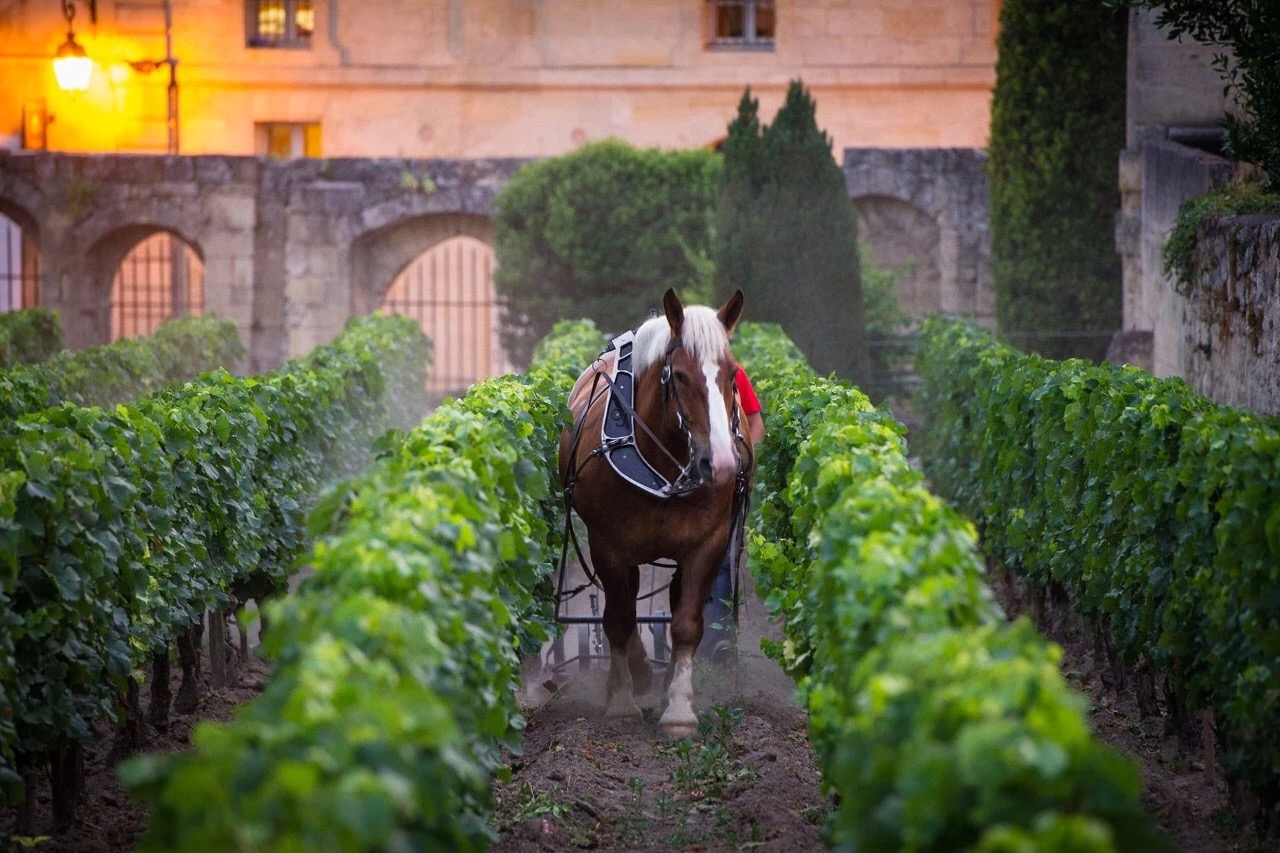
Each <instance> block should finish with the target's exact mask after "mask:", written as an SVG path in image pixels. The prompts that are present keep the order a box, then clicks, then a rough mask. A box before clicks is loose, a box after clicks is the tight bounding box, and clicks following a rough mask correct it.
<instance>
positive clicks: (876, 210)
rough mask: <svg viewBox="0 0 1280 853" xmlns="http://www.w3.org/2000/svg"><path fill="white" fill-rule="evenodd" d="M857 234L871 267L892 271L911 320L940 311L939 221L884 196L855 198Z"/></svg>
mask: <svg viewBox="0 0 1280 853" xmlns="http://www.w3.org/2000/svg"><path fill="white" fill-rule="evenodd" d="M854 206H855V207H857V209H858V236H859V238H860V239H861V240H862V242H864V243H866V244H867V247H868V249H869V250H870V255H871V263H872V265H873V266H875V267H877V268H879V269H884V270H890V269H891V270H896V271H897V274H896V275H895V280H894V291H895V292H896V293H897V295H898V300H899V302H900V303H901V305H902V309H903V310H904V311H905V312H906V313H907V314H908V315H909V316H910V317H911V318H912V319H914V320H919V319H920V318H922V317H924V316H925V315H926V314H931V313H934V312H937V311H941V310H942V308H943V302H944V300H943V298H942V275H941V272H940V270H939V254H940V252H939V246H940V235H939V229H938V223H936V222H935V221H934V220H933V219H932V218H931V217H930V216H929V215H928V214H926V213H925V212H924V211H923V210H921V209H920V208H918V207H916V206H915V205H912V204H908V203H907V202H905V201H901V200H899V199H896V198H888V197H886V196H864V197H862V198H856V199H854Z"/></svg>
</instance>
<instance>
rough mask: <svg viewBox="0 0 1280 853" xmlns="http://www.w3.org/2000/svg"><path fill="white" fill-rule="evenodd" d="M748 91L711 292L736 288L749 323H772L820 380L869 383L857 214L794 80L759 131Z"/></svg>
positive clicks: (732, 128) (730, 157)
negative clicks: (774, 113)
mask: <svg viewBox="0 0 1280 853" xmlns="http://www.w3.org/2000/svg"><path fill="white" fill-rule="evenodd" d="M757 109H758V104H757V102H756V101H755V100H754V99H752V98H751V97H750V91H749V90H748V92H747V93H746V94H744V95H743V97H742V101H741V102H740V103H739V105H738V116H737V118H736V119H735V120H734V121H733V123H732V124H730V125H729V138H728V139H727V140H726V141H725V145H724V155H725V166H724V171H723V182H722V184H721V190H720V194H719V196H718V199H717V223H716V225H717V228H716V234H717V241H716V287H717V291H719V294H720V295H721V296H725V295H727V294H729V293H732V291H733V289H734V288H735V287H741V288H742V289H743V291H744V292H745V293H746V295H747V304H748V311H749V313H750V316H751V317H754V318H756V319H758V320H762V321H766V322H777V323H779V324H781V325H782V327H783V329H784V330H785V331H786V332H787V334H788V335H789V336H790V337H791V339H792V340H794V341H795V342H796V345H797V346H799V347H800V349H801V351H802V352H804V354H805V356H806V357H807V358H808V359H809V361H810V363H811V364H812V365H813V366H814V368H815V369H816V370H818V371H819V372H820V373H824V374H825V373H831V372H835V373H837V374H838V375H840V376H843V377H847V378H851V379H853V380H855V381H859V382H862V381H866V379H867V363H868V359H867V343H866V323H865V320H864V312H863V305H862V287H861V277H860V274H859V268H858V233H857V216H856V213H855V211H854V207H853V203H852V202H851V201H850V200H849V195H848V190H847V189H846V185H845V181H844V174H843V173H842V172H841V171H840V167H839V166H837V165H836V163H835V160H833V159H832V156H831V139H830V138H829V137H828V136H827V134H826V133H825V132H823V131H821V130H819V128H818V125H817V120H816V115H815V112H816V108H815V105H814V102H813V99H812V98H811V97H810V96H809V93H808V92H807V91H805V89H804V86H803V84H801V83H800V81H798V80H797V81H795V82H793V83H792V84H791V86H790V88H789V89H788V90H787V98H786V101H785V103H784V104H783V106H782V109H780V110H779V111H778V114H777V116H776V117H775V118H774V122H773V124H772V125H770V126H769V127H766V128H761V127H760V124H759V119H758V117H757Z"/></svg>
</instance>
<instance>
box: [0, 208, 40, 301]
mask: <svg viewBox="0 0 1280 853" xmlns="http://www.w3.org/2000/svg"><path fill="white" fill-rule="evenodd" d="M39 304H40V249H39V247H38V246H37V244H36V240H35V235H34V234H32V233H30V232H29V231H28V230H27V229H25V228H23V227H22V226H21V225H19V224H18V223H17V222H15V221H14V220H12V219H10V218H9V217H8V216H5V215H4V214H3V213H0V312H4V311H20V310H21V309H23V308H34V307H35V306H36V305H39Z"/></svg>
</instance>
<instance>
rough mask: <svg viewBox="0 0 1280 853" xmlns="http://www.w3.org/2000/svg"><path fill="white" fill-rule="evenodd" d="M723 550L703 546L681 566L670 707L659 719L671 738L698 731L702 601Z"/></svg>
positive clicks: (673, 627) (673, 630)
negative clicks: (696, 663) (696, 678)
mask: <svg viewBox="0 0 1280 853" xmlns="http://www.w3.org/2000/svg"><path fill="white" fill-rule="evenodd" d="M712 541H714V540H712ZM723 550H724V549H723V548H720V549H719V550H717V549H716V548H706V547H703V548H702V549H701V550H699V551H698V552H696V553H694V554H692V555H690V557H689V558H688V559H687V560H686V561H682V563H681V566H680V572H679V575H680V591H679V592H678V593H677V594H676V595H675V596H673V607H674V609H673V612H672V614H671V674H670V677H669V678H668V680H667V707H666V710H664V711H663V712H662V718H661V719H660V720H658V723H659V725H661V726H662V729H663V731H665V732H666V733H667V734H670V735H675V736H685V735H691V734H693V732H694V731H696V730H697V728H698V715H697V713H696V712H695V711H694V710H693V653H694V652H695V651H696V650H697V648H698V643H699V642H701V641H702V602H704V601H705V600H706V598H707V595H708V593H710V591H711V581H712V579H713V577H714V575H715V570H716V566H717V565H719V561H720V556H721V552H723Z"/></svg>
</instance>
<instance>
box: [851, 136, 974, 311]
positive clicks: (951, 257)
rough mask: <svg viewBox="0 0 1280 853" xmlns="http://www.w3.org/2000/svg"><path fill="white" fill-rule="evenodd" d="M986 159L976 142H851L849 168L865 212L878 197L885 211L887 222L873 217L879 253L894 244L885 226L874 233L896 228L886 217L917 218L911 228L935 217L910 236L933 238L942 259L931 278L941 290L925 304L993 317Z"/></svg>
mask: <svg viewBox="0 0 1280 853" xmlns="http://www.w3.org/2000/svg"><path fill="white" fill-rule="evenodd" d="M986 160H987V155H986V153H985V152H984V151H981V150H980V149H970V148H904V149H887V148H847V149H845V152H844V173H845V181H846V183H847V185H848V188H849V196H850V198H852V199H853V200H854V201H855V203H856V204H857V205H858V207H859V210H860V212H861V211H862V208H863V207H864V203H863V202H862V201H861V200H863V199H878V200H879V201H877V202H875V203H874V205H873V204H872V203H867V204H866V206H867V207H868V209H870V208H871V207H873V206H878V207H879V209H880V211H879V213H882V214H884V215H883V217H882V218H883V219H885V220H886V221H884V222H880V223H878V224H877V223H873V222H872V221H868V222H867V229H868V231H869V232H873V233H871V234H869V236H870V237H871V239H870V240H869V242H870V243H871V247H872V255H873V257H876V256H877V255H881V256H891V255H892V253H893V251H894V249H893V248H892V240H890V241H889V242H888V244H886V237H885V236H884V234H883V233H881V234H879V235H877V234H875V233H874V232H875V231H876V230H877V229H882V232H883V231H886V230H887V231H891V230H893V228H894V226H893V225H892V224H891V223H890V222H888V221H887V220H889V219H892V218H893V217H894V216H900V217H903V218H904V220H903V221H904V222H909V221H914V222H915V223H916V225H915V226H911V227H922V226H923V224H924V222H925V220H928V221H929V222H930V223H931V225H930V226H927V227H926V228H927V231H928V234H927V235H918V236H913V237H911V238H910V241H911V242H915V243H920V242H922V241H924V240H926V239H928V240H934V241H935V242H934V246H933V248H932V249H931V250H930V251H929V252H928V255H929V256H930V257H932V258H933V259H935V261H936V268H937V277H936V284H933V283H930V284H929V286H934V287H936V290H935V296H930V297H928V298H922V299H920V300H919V304H929V305H930V306H932V307H931V310H936V311H939V312H941V313H943V314H952V315H968V316H972V317H974V318H975V319H977V320H978V321H979V322H982V323H987V324H993V323H994V320H995V302H994V297H993V294H992V292H991V272H990V237H989V227H988V226H989V221H990V213H989V209H988V206H989V193H988V185H987V174H986ZM910 209H914V211H916V213H914V214H913V213H909V212H908V211H909V210H910ZM864 215H865V214H864ZM877 215H879V214H877ZM935 235H936V237H935ZM895 239H900V238H895ZM921 286H924V283H923V282H921ZM935 297H936V298H935Z"/></svg>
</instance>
